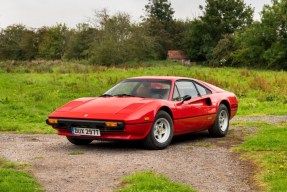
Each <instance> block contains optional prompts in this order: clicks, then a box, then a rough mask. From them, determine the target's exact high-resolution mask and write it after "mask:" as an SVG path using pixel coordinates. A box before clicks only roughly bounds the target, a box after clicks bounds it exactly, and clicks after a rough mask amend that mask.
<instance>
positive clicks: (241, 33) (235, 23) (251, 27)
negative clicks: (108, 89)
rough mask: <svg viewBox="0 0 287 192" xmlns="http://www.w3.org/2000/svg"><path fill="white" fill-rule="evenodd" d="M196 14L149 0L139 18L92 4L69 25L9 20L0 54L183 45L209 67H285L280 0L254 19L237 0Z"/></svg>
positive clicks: (96, 58)
mask: <svg viewBox="0 0 287 192" xmlns="http://www.w3.org/2000/svg"><path fill="white" fill-rule="evenodd" d="M205 3H206V5H205V6H204V7H203V6H200V9H201V11H202V14H201V15H202V16H200V17H198V18H194V19H189V20H185V21H183V20H177V19H174V10H173V8H172V5H171V4H170V3H169V1H168V0H148V3H147V5H146V6H145V14H144V16H143V17H142V19H141V21H138V22H133V21H132V20H131V16H130V15H128V14H126V13H117V14H114V15H111V14H109V12H108V11H107V10H106V9H104V10H101V11H96V12H95V15H94V17H93V18H92V19H91V20H90V21H89V22H87V23H79V24H78V25H77V26H76V28H68V27H67V26H66V25H65V24H57V25H55V26H51V27H41V28H39V29H31V28H27V27H26V26H24V25H19V24H18V25H11V26H8V27H6V28H5V29H2V30H1V31H0V60H33V59H45V60H58V59H66V60H88V61H89V62H90V63H93V64H102V65H116V64H120V63H124V62H129V61H143V60H154V59H166V55H167V51H168V50H184V51H185V52H186V53H187V54H188V56H189V58H190V59H191V61H195V62H204V63H206V64H209V65H211V66H235V67H242V66H243V67H258V68H271V69H284V70H287V59H286V56H287V55H286V53H287V12H286V10H287V0H272V3H271V5H265V6H264V7H263V11H262V12H261V20H260V21H254V20H253V14H254V8H252V7H251V6H250V5H246V4H245V3H244V0H206V2H205Z"/></svg>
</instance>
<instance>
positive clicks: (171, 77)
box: [129, 76, 196, 81]
mask: <svg viewBox="0 0 287 192" xmlns="http://www.w3.org/2000/svg"><path fill="white" fill-rule="evenodd" d="M129 79H161V80H173V81H174V80H179V79H190V80H196V79H192V78H187V77H177V76H140V77H132V78H129Z"/></svg>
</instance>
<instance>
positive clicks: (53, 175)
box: [0, 117, 286, 192]
mask: <svg viewBox="0 0 287 192" xmlns="http://www.w3.org/2000/svg"><path fill="white" fill-rule="evenodd" d="M261 118H262V117H260V118H259V119H256V121H259V120H261ZM281 118H282V119H281ZM263 119H267V120H268V122H280V121H281V120H286V117H284V118H283V117H263ZM274 119H276V120H274ZM243 120H245V119H244V118H237V119H235V121H243ZM249 121H250V120H249ZM241 134H242V132H240V130H238V128H237V127H233V126H231V127H230V135H232V136H230V137H225V138H210V137H209V136H208V133H207V132H202V133H197V134H190V135H186V136H181V137H177V138H175V139H174V140H173V142H172V144H171V145H170V146H169V147H168V148H167V149H165V150H160V151H150V150H145V149H143V148H142V147H141V145H140V144H139V143H135V142H104V141H94V142H93V143H92V144H90V145H88V146H75V145H72V144H70V143H69V142H68V141H67V140H66V139H65V138H64V137H61V136H57V135H39V134H29V135H28V134H4V133H3V134H0V140H1V145H0V156H3V157H5V158H7V159H8V160H11V161H16V162H28V163H30V164H31V165H32V174H33V175H34V176H35V177H36V178H37V179H38V180H39V182H40V183H41V184H42V185H43V187H44V189H45V190H46V191H47V192H50V191H51V192H56V191H59V192H65V191H85V192H90V191H91V192H92V191H101V192H110V191H114V190H115V189H116V188H117V187H118V186H120V179H121V178H122V177H123V176H126V175H129V174H131V173H134V172H138V171H143V170H153V171H155V172H158V173H163V174H165V175H167V176H168V177H169V178H171V179H172V180H173V181H177V182H182V183H186V184H189V185H192V186H193V187H194V188H195V189H197V190H198V191H200V192H205V191H207V192H209V191H217V192H225V191H237V192H238V191H257V190H256V187H255V186H253V181H252V175H253V174H254V170H253V169H252V165H251V164H250V163H248V162H243V161H240V160H239V156H238V154H236V153H234V152H232V151H231V150H230V147H232V146H234V145H238V144H239V143H238V142H233V141H235V140H236V139H234V138H235V136H234V135H238V137H241ZM236 141H238V140H236ZM210 144H212V145H210ZM73 154H74V155H73Z"/></svg>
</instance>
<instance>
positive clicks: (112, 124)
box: [105, 122, 118, 127]
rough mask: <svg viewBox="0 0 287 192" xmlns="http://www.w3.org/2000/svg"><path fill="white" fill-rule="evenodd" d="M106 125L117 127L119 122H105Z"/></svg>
mask: <svg viewBox="0 0 287 192" xmlns="http://www.w3.org/2000/svg"><path fill="white" fill-rule="evenodd" d="M105 125H106V126H107V127H117V126H118V123H117V122H105Z"/></svg>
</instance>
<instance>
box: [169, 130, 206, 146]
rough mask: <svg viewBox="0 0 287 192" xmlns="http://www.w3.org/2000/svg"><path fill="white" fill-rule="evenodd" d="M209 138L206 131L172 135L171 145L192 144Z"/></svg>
mask: <svg viewBox="0 0 287 192" xmlns="http://www.w3.org/2000/svg"><path fill="white" fill-rule="evenodd" d="M209 139H211V137H210V135H209V133H208V131H201V132H195V133H188V134H184V135H179V136H174V138H173V139H172V142H171V145H183V144H192V143H195V142H199V141H206V140H209Z"/></svg>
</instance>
